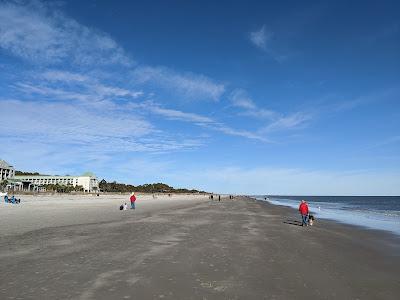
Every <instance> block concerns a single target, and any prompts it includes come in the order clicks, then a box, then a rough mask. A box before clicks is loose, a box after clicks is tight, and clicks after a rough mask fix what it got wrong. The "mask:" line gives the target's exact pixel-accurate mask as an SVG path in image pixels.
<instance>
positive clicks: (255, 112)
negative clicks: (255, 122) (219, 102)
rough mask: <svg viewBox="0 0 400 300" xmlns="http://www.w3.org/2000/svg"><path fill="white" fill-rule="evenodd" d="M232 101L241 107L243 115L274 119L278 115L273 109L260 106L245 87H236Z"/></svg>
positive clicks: (235, 105)
mask: <svg viewBox="0 0 400 300" xmlns="http://www.w3.org/2000/svg"><path fill="white" fill-rule="evenodd" d="M230 100H231V103H232V105H233V106H234V107H238V108H241V109H242V111H241V112H240V113H241V114H242V115H247V116H251V117H256V118H261V119H272V118H274V117H277V115H278V114H277V113H276V112H275V111H273V110H269V109H264V108H260V107H258V106H257V105H256V104H255V102H254V101H253V99H251V97H250V96H249V95H248V93H247V92H246V91H245V90H243V89H235V90H234V91H233V92H232V93H231V95H230Z"/></svg>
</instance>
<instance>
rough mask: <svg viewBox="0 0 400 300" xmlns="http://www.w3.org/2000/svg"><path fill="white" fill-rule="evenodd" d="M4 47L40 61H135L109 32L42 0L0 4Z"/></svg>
mask: <svg viewBox="0 0 400 300" xmlns="http://www.w3.org/2000/svg"><path fill="white" fill-rule="evenodd" d="M0 48H3V49H6V50H8V51H10V52H11V53H13V54H14V55H16V56H19V57H22V58H24V59H27V60H29V61H31V62H34V63H40V64H55V63H60V62H63V61H70V62H73V63H75V64H79V65H90V64H96V65H115V64H119V65H124V66H129V65H132V64H133V61H132V60H131V59H130V58H129V57H128V56H127V55H126V54H125V52H124V50H123V49H122V48H121V47H120V46H118V44H117V43H116V42H115V41H114V40H113V39H111V38H110V37H109V36H108V35H106V34H104V33H102V32H98V31H95V30H92V29H90V28H88V27H86V26H84V25H81V24H79V23H77V22H76V21H74V20H72V19H70V18H67V17H65V16H64V15H63V14H62V13H61V12H60V11H59V10H54V9H51V7H49V6H48V4H47V3H46V4H45V3H42V2H40V1H11V2H1V3H0Z"/></svg>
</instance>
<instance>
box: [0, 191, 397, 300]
mask: <svg viewBox="0 0 400 300" xmlns="http://www.w3.org/2000/svg"><path fill="white" fill-rule="evenodd" d="M173 198H174V197H172V199H164V198H163V199H162V198H159V199H148V200H149V201H148V202H147V204H145V201H144V200H143V201H142V204H140V197H139V200H138V205H137V210H135V211H132V210H128V211H118V210H117V209H116V208H115V205H116V204H118V203H119V202H120V201H121V199H122V198H121V199H120V198H118V199H113V200H112V201H114V202H115V203H114V202H113V203H111V202H107V201H106V202H102V200H101V201H100V200H99V202H101V203H97V204H93V202H90V201H91V200H90V199H87V200H86V201H83V202H82V201H76V202H74V201H72V200H70V202H68V201H61V202H58V205H56V207H55V208H54V207H53V208H52V209H49V208H48V205H49V204H48V201H44V202H43V203H44V204H45V205H43V207H46V205H47V209H49V211H47V212H46V208H42V209H40V207H41V206H42V204H40V203H39V202H38V203H39V204H37V203H36V204H35V203H31V204H29V201H28V202H27V203H26V207H28V204H29V206H30V208H31V209H27V208H26V207H25V208H22V207H20V208H18V209H19V210H18V209H17V208H9V207H5V206H4V205H3V206H0V210H1V212H0V233H1V238H0V266H1V267H0V268H1V272H0V298H1V299H398V295H400V279H399V278H400V277H399V270H400V251H399V250H400V240H399V238H398V237H396V236H393V235H391V234H388V233H384V232H381V231H372V230H366V229H361V228H358V227H354V226H347V225H342V224H338V223H335V222H330V221H317V222H316V224H315V226H313V227H301V226H298V225H297V224H298V221H299V218H298V216H297V214H296V213H295V211H294V210H292V209H289V208H284V207H279V206H273V205H270V204H266V203H261V202H256V201H254V200H251V199H245V198H241V199H237V198H236V199H234V200H229V199H227V198H223V199H222V201H221V202H218V201H215V200H214V201H210V200H208V199H207V198H205V197H199V198H191V199H189V197H188V199H184V198H179V199H178V198H175V200H174V199H173ZM168 201H170V202H168ZM64 202H67V204H65V203H64ZM64 206H65V207H64ZM114 209H115V210H114ZM7 211H8V212H10V211H12V213H10V214H7ZM34 212H36V214H39V216H40V217H35V213H34ZM74 212H75V213H74ZM49 214H50V216H49ZM9 215H12V216H13V220H15V221H19V222H20V223H21V224H22V225H21V226H20V227H17V228H18V229H15V226H18V225H15V224H16V223H17V222H15V224H14V223H13V224H10V222H11V223H12V222H13V221H10V218H9V217H5V216H9ZM68 216H69V217H68ZM5 223H7V224H5Z"/></svg>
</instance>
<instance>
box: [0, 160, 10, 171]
mask: <svg viewBox="0 0 400 300" xmlns="http://www.w3.org/2000/svg"><path fill="white" fill-rule="evenodd" d="M12 167H13V166H11V165H10V164H9V163H8V162H6V161H5V160H2V159H0V168H2V169H12Z"/></svg>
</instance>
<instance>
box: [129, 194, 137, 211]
mask: <svg viewBox="0 0 400 300" xmlns="http://www.w3.org/2000/svg"><path fill="white" fill-rule="evenodd" d="M130 200H131V209H135V201H136V197H135V193H134V192H132V194H131V198H130Z"/></svg>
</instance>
